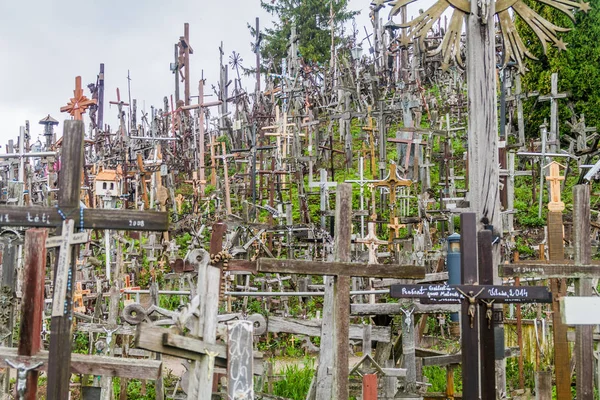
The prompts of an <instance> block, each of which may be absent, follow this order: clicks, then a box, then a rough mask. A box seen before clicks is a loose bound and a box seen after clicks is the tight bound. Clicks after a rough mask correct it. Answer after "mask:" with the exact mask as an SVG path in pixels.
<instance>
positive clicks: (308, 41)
mask: <svg viewBox="0 0 600 400" xmlns="http://www.w3.org/2000/svg"><path fill="white" fill-rule="evenodd" d="M331 2H333V15H334V18H333V22H334V24H335V26H336V27H339V26H340V24H343V23H344V22H346V21H348V20H350V19H352V17H354V16H355V15H356V14H357V12H355V11H349V10H348V0H261V2H260V5H261V7H262V8H263V9H265V10H267V11H268V12H269V13H271V15H273V16H274V17H276V18H277V20H275V21H273V27H272V28H267V29H265V30H264V33H263V34H262V38H261V41H260V53H261V56H262V58H263V59H264V60H265V61H267V62H269V61H271V62H272V63H273V66H274V67H275V68H277V69H279V67H280V65H281V59H282V58H285V57H286V56H287V49H288V46H289V41H290V35H291V32H292V25H293V24H294V23H295V24H296V32H297V35H298V44H299V52H300V56H301V57H302V58H303V59H304V61H305V62H306V63H309V64H312V63H319V64H326V63H328V62H329V59H330V49H331V17H330V15H331V9H330V6H331ZM251 31H252V28H251ZM253 34H254V35H255V33H254V32H253ZM334 40H335V43H336V46H337V45H339V44H340V43H341V42H342V41H343V38H341V37H339V36H336V37H335V38H334Z"/></svg>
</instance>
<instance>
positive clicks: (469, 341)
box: [423, 213, 481, 399]
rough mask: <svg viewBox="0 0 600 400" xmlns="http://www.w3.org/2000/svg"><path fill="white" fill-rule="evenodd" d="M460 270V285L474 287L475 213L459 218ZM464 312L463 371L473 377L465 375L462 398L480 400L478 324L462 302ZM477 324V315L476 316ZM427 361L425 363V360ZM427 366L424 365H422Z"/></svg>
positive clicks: (462, 320) (475, 276) (475, 268)
mask: <svg viewBox="0 0 600 400" xmlns="http://www.w3.org/2000/svg"><path fill="white" fill-rule="evenodd" d="M460 226H461V232H460V252H461V257H460V264H461V265H460V266H461V282H462V283H463V284H474V283H476V282H477V281H478V278H477V261H478V260H477V220H476V215H475V213H463V214H461V216H460ZM461 306H462V311H461V315H462V318H461V352H462V357H461V359H462V369H463V371H470V372H472V373H468V374H464V375H463V397H464V398H467V399H479V398H481V397H480V385H479V346H477V343H478V341H479V324H477V323H476V322H475V321H473V325H472V326H471V322H472V321H471V318H470V317H469V303H468V301H466V300H465V301H463V302H462V304H461ZM474 319H475V320H476V319H477V315H475V318H474ZM423 361H425V360H423ZM423 365H425V363H424V364H423Z"/></svg>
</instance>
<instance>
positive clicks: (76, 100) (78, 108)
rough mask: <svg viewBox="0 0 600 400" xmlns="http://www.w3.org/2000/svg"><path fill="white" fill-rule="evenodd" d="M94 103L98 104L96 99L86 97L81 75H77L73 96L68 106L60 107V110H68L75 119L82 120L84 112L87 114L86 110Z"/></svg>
mask: <svg viewBox="0 0 600 400" xmlns="http://www.w3.org/2000/svg"><path fill="white" fill-rule="evenodd" d="M92 104H96V100H95V99H93V100H90V99H88V98H87V97H85V95H84V94H83V89H82V88H81V76H77V77H75V90H73V97H71V100H69V102H68V103H67V105H66V106H64V107H61V108H60V112H68V113H69V114H71V116H72V117H73V119H74V120H75V121H82V120H83V118H82V114H85V110H86V109H87V108H88V107H89V106H91V105H92Z"/></svg>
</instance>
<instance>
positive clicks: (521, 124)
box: [506, 74, 540, 147]
mask: <svg viewBox="0 0 600 400" xmlns="http://www.w3.org/2000/svg"><path fill="white" fill-rule="evenodd" d="M515 85H516V89H515V93H514V94H513V95H511V96H507V97H506V101H515V102H516V103H517V127H518V130H519V146H520V147H522V146H525V118H523V99H527V98H530V97H536V96H539V95H540V93H539V92H526V93H523V89H522V86H521V75H520V74H517V76H516V77H515Z"/></svg>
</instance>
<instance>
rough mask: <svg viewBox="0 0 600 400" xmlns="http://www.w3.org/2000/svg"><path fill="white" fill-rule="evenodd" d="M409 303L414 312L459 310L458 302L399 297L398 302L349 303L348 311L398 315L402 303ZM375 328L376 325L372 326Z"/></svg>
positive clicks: (363, 314) (360, 314) (429, 312)
mask: <svg viewBox="0 0 600 400" xmlns="http://www.w3.org/2000/svg"><path fill="white" fill-rule="evenodd" d="M409 304H410V305H411V307H414V308H415V311H414V313H415V314H437V313H451V312H460V304H421V303H416V302H410V301H408V300H406V299H399V302H398V303H378V304H351V305H350V313H351V314H352V315H356V316H366V315H398V314H401V313H402V311H400V310H401V309H402V307H403V305H409ZM374 328H377V327H374Z"/></svg>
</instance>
